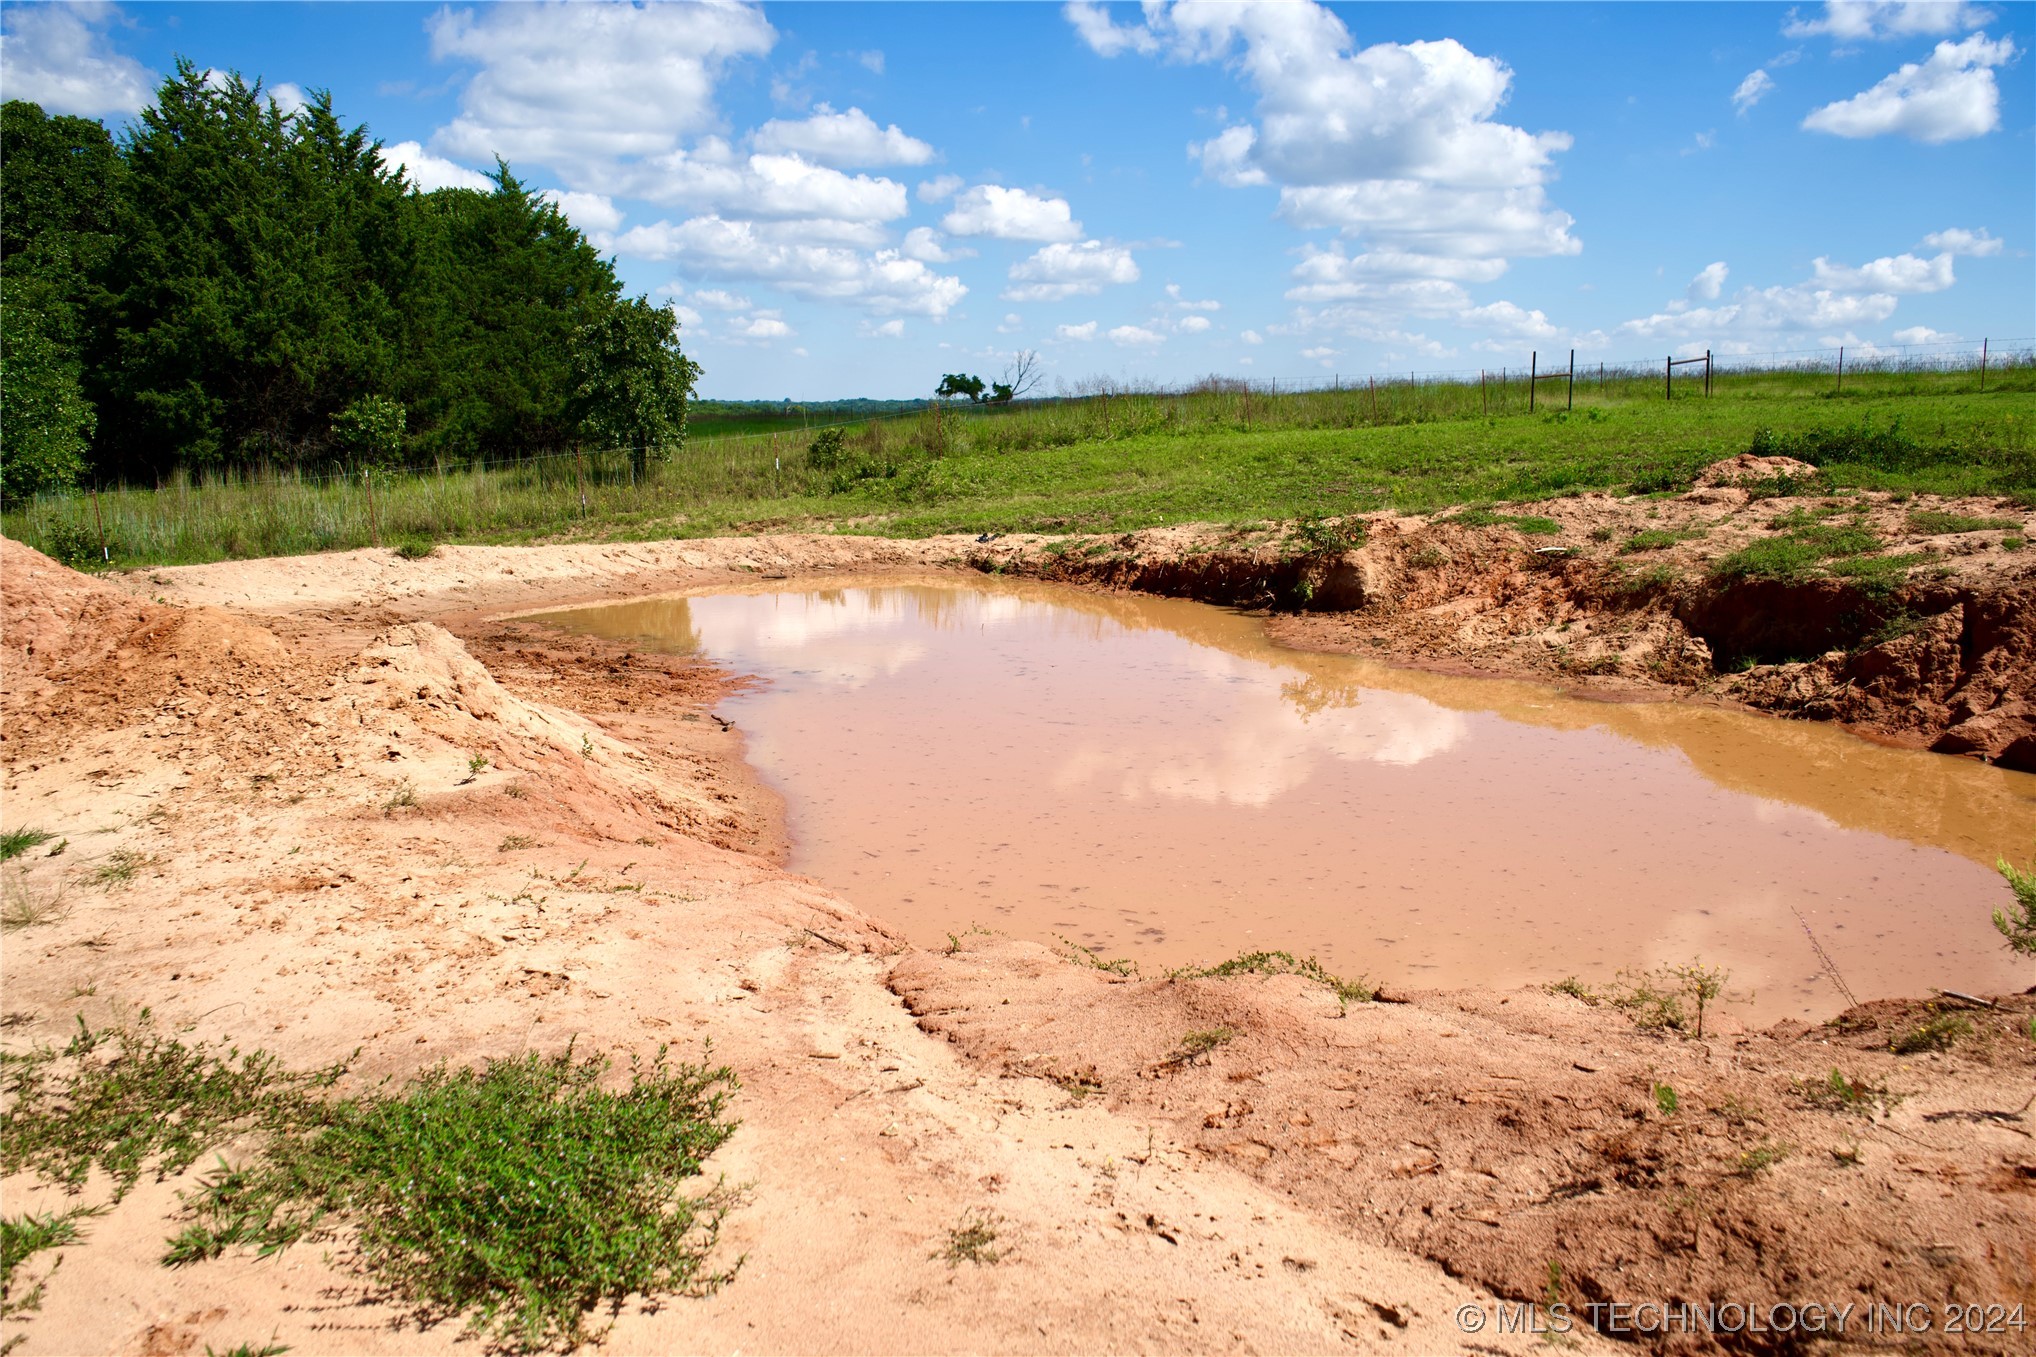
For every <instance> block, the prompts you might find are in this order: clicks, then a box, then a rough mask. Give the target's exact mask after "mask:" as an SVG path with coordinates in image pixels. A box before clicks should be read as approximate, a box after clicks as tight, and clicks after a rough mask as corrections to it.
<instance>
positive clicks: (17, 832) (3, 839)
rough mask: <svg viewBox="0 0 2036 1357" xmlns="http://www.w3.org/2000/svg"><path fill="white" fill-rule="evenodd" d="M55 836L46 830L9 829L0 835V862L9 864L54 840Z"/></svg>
mask: <svg viewBox="0 0 2036 1357" xmlns="http://www.w3.org/2000/svg"><path fill="white" fill-rule="evenodd" d="M55 837H56V835H54V834H52V833H50V832H49V831H48V830H47V829H29V828H27V827H26V826H23V827H22V828H20V829H10V830H8V831H7V832H5V833H4V834H0V862H10V861H12V860H13V859H15V858H18V857H20V856H21V855H22V854H23V853H26V852H27V851H28V850H29V849H31V848H39V847H41V846H42V845H43V844H46V843H48V842H49V841H50V840H51V839H54V838H55Z"/></svg>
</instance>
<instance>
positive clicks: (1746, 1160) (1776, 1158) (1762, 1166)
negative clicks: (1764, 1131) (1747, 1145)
mask: <svg viewBox="0 0 2036 1357" xmlns="http://www.w3.org/2000/svg"><path fill="white" fill-rule="evenodd" d="M1794 1148H1795V1147H1794V1146H1792V1145H1787V1144H1784V1143H1783V1142H1781V1141H1779V1140H1769V1141H1763V1142H1762V1143H1761V1144H1758V1145H1755V1146H1754V1147H1753V1148H1752V1149H1750V1150H1748V1151H1746V1152H1745V1153H1744V1154H1742V1155H1740V1156H1739V1162H1738V1164H1737V1165H1736V1166H1735V1167H1734V1168H1733V1170H1732V1171H1733V1173H1734V1174H1735V1175H1736V1176H1738V1177H1740V1178H1753V1177H1757V1176H1758V1175H1760V1174H1762V1173H1765V1172H1766V1171H1767V1170H1769V1169H1771V1168H1773V1167H1774V1166H1775V1165H1776V1164H1779V1163H1780V1162H1781V1161H1782V1160H1784V1159H1786V1158H1788V1157H1789V1154H1790V1153H1791V1152H1792V1151H1793V1150H1794Z"/></svg>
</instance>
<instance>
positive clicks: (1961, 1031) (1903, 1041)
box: [1888, 1013, 1972, 1055]
mask: <svg viewBox="0 0 2036 1357" xmlns="http://www.w3.org/2000/svg"><path fill="white" fill-rule="evenodd" d="M1971 1035H1972V1020H1971V1019H1969V1018H1962V1017H1960V1016H1959V1015H1958V1014H1956V1013H1939V1014H1938V1015H1937V1016H1936V1017H1934V1018H1930V1019H1927V1020H1926V1021H1924V1022H1921V1023H1918V1024H1917V1025H1916V1026H1914V1027H1911V1028H1910V1029H1908V1030H1907V1031H1905V1032H1901V1033H1898V1034H1896V1036H1895V1037H1894V1038H1893V1039H1892V1040H1891V1041H1889V1042H1888V1049H1889V1050H1890V1051H1893V1052H1894V1053H1895V1054H1896V1055H1916V1054H1918V1053H1919V1052H1922V1051H1948V1050H1950V1049H1951V1048H1952V1047H1953V1046H1956V1045H1957V1044H1958V1042H1959V1040H1960V1039H1961V1038H1963V1037H1969V1036H1971Z"/></svg>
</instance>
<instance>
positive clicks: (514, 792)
mask: <svg viewBox="0 0 2036 1357" xmlns="http://www.w3.org/2000/svg"><path fill="white" fill-rule="evenodd" d="M502 795H504V796H506V797H508V798H509V799H510V800H511V801H525V800H528V799H529V797H530V788H528V787H526V786H524V785H523V784H522V783H521V782H512V783H510V784H509V785H508V786H506V787H504V788H503V789H502Z"/></svg>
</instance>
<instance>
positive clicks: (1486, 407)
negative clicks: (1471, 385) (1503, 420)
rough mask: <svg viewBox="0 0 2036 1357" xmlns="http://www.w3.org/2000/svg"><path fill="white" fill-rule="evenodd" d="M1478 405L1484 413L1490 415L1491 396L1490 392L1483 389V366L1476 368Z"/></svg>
mask: <svg viewBox="0 0 2036 1357" xmlns="http://www.w3.org/2000/svg"><path fill="white" fill-rule="evenodd" d="M1478 405H1479V407H1480V409H1481V410H1482V412H1483V413H1484V414H1486V415H1490V414H1491V413H1492V397H1491V393H1490V392H1488V391H1486V390H1485V370H1484V369H1483V368H1479V369H1478Z"/></svg>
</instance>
